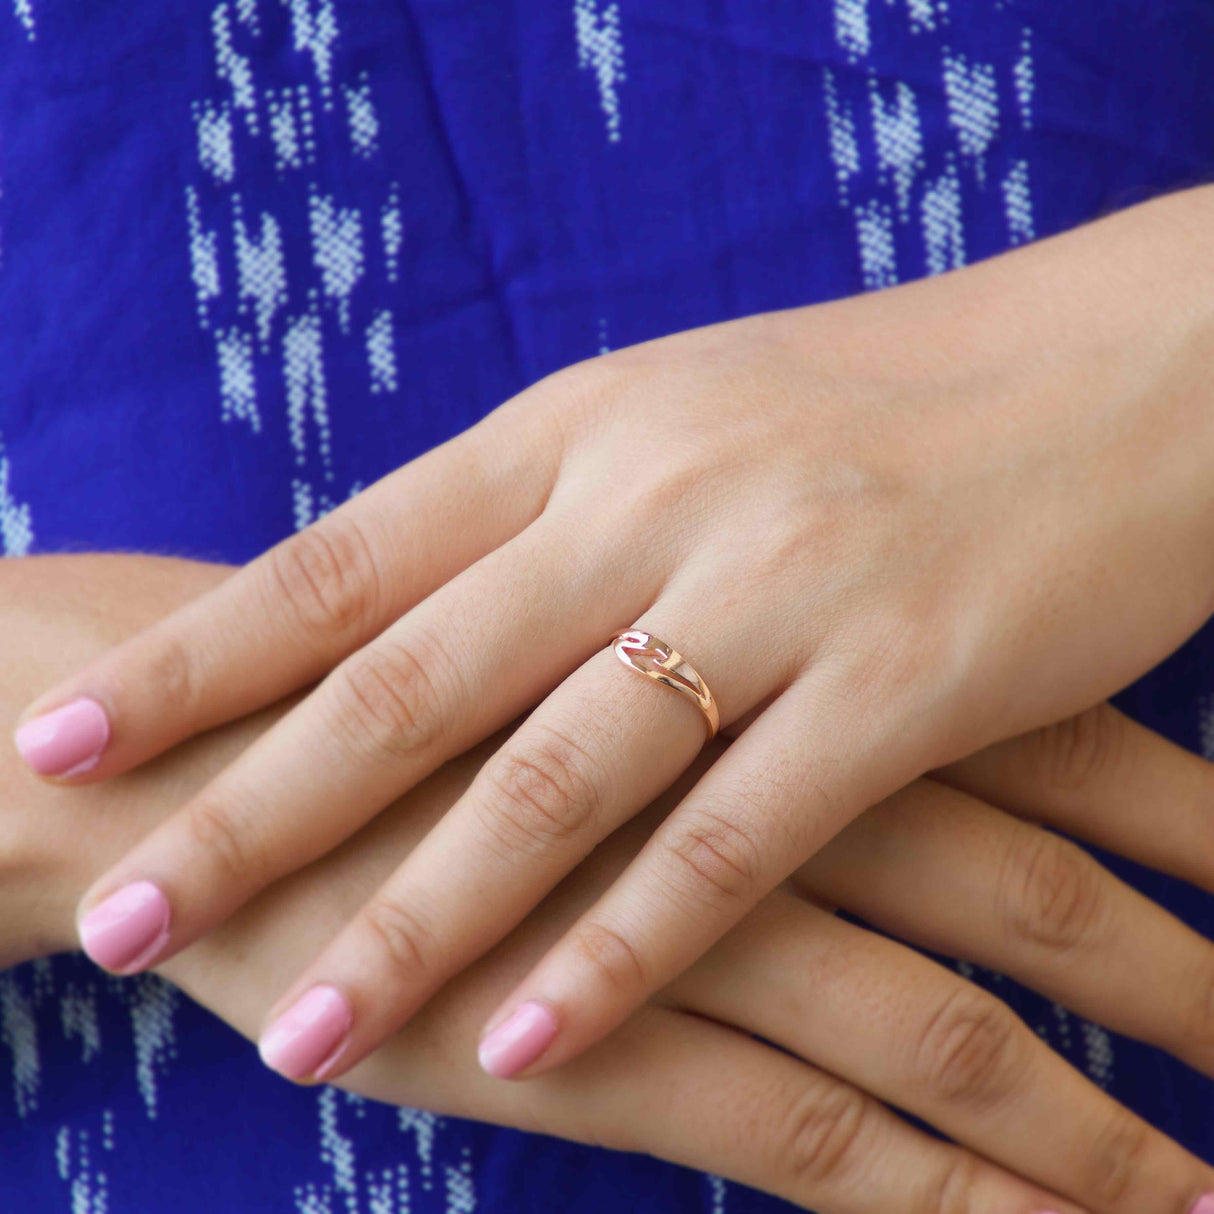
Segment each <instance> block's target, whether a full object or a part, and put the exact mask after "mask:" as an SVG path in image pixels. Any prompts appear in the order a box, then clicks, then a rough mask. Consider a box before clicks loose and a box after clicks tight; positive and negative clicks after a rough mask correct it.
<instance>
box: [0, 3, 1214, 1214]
mask: <svg viewBox="0 0 1214 1214" xmlns="http://www.w3.org/2000/svg"><path fill="white" fill-rule="evenodd" d="M1212 78H1214V8H1212V7H1211V6H1210V4H1209V3H1208V2H1207V0H1169V3H1168V4H1166V5H1165V4H1159V3H1158V2H1157V0H1108V2H1102V3H1099V4H1097V3H1082V2H1081V0H1080V2H1074V3H1068V4H1060V3H1058V2H1057V0H947V3H945V0H833V2H827V0H820V2H817V3H812V4H806V3H804V0H716V2H714V3H708V2H706V0H647V2H646V3H643V4H642V3H636V2H634V0H618V3H610V4H609V3H607V2H606V0H564V3H561V4H553V3H541V2H540V0H510V2H504V0H495V2H492V3H489V2H485V3H480V4H475V5H468V4H465V5H457V4H452V3H450V2H449V0H396V2H394V3H389V2H387V0H221V2H218V3H216V2H214V0H189V2H186V3H178V4H171V5H166V4H163V3H159V2H158V0H127V3H125V4H124V5H122V6H117V5H104V4H100V3H88V2H86V0H76V2H75V3H72V2H70V0H56V2H55V3H51V2H50V0H2V2H0V441H2V443H3V449H2V450H0V538H2V539H3V544H4V550H5V552H6V553H8V554H9V555H21V554H23V553H26V552H54V551H62V550H75V549H135V550H142V551H152V552H172V553H179V554H183V555H189V556H195V557H200V558H211V559H225V560H229V561H244V560H247V559H248V558H250V557H252V556H254V555H255V554H257V553H258V552H260V551H262V550H263V549H265V548H266V547H267V546H269V545H270V544H272V543H273V542H275V541H277V540H278V539H280V538H282V537H283V536H284V535H287V534H289V533H290V532H291V531H292V530H293V529H295V528H298V527H301V526H304V525H306V524H307V523H308V522H309V521H310V520H311V519H313V518H314V517H316V516H317V514H318V513H319V512H322V511H324V510H325V509H328V508H329V507H331V506H332V505H333V504H336V503H337V502H340V501H342V500H344V499H345V498H346V497H348V496H349V495H350V494H351V493H353V492H356V491H357V490H358V488H359V487H361V486H365V485H366V484H368V483H370V482H371V481H372V480H374V479H375V478H377V477H378V476H380V475H381V474H383V473H385V472H387V471H389V470H390V469H392V468H394V467H396V466H398V465H400V464H402V463H404V462H405V461H407V460H409V459H411V458H412V457H414V456H416V455H418V454H419V453H421V452H423V451H425V450H426V449H427V448H429V447H431V446H433V445H434V444H435V443H438V442H440V441H442V440H443V439H445V438H447V437H448V436H450V435H452V434H454V433H456V432H458V431H460V430H461V429H463V428H465V427H466V426H467V425H469V424H470V423H471V422H473V421H474V420H476V419H477V418H479V417H481V416H482V415H483V414H484V413H486V412H487V411H488V410H490V409H492V408H493V407H494V406H495V405H497V404H498V403H499V402H500V401H501V400H503V399H504V398H505V397H507V396H509V395H511V394H513V393H515V392H517V391H519V390H520V389H522V388H523V387H525V386H526V385H527V384H529V383H531V382H533V381H534V380H536V379H537V378H539V377H540V376H542V375H544V374H545V373H547V372H549V371H552V370H554V369H556V368H558V367H560V366H562V365H564V364H567V363H570V362H573V361H576V360H578V359H582V358H585V357H587V356H590V355H593V354H594V353H596V352H597V351H599V350H601V349H604V348H614V347H618V346H623V345H627V344H630V343H633V342H637V341H640V340H643V339H646V338H650V337H654V336H657V335H660V334H663V333H669V332H672V331H676V330H679V329H683V328H687V327H689V326H693V325H700V324H704V323H706V322H710V321H716V320H721V319H723V318H726V317H731V316H737V315H742V314H745V313H750V312H755V311H760V310H764V309H771V308H779V307H785V306H789V305H794V304H800V303H805V302H809V301H813V300H823V299H828V298H832V297H836V296H842V295H847V294H851V293H854V292H857V291H860V290H863V289H875V288H879V287H882V286H885V285H889V284H892V283H894V282H897V281H904V280H907V279H911V278H915V277H917V276H920V275H923V274H925V273H931V272H940V271H942V270H945V269H947V268H949V267H952V266H957V265H961V264H964V263H966V262H971V261H974V260H977V259H979V258H982V257H985V256H988V255H991V254H995V253H998V252H1000V251H1001V250H1004V249H1006V248H1008V247H1011V246H1014V245H1016V244H1020V243H1023V242H1025V241H1028V240H1032V239H1035V238H1039V237H1043V236H1046V235H1048V234H1050V233H1053V232H1057V231H1060V230H1063V229H1066V228H1068V227H1070V226H1072V225H1074V224H1076V223H1079V222H1081V221H1083V220H1086V219H1089V218H1091V217H1093V216H1095V215H1097V214H1100V213H1102V212H1104V211H1107V210H1110V209H1115V208H1118V207H1121V206H1125V205H1128V204H1131V203H1134V202H1136V201H1139V200H1141V199H1143V198H1145V197H1148V196H1150V195H1152V194H1154V193H1157V192H1159V191H1161V190H1166V189H1170V188H1175V187H1180V186H1184V185H1188V184H1192V183H1194V182H1196V181H1198V180H1201V179H1203V178H1206V177H1208V176H1209V174H1210V170H1211V167H1212V166H1214V104H1211V100H1212V98H1211V85H1210V80H1211V79H1212ZM1212 659H1214V634H1211V633H1210V632H1209V631H1207V632H1206V633H1204V634H1202V635H1201V636H1199V637H1198V638H1197V639H1195V640H1194V641H1193V642H1191V643H1190V644H1189V645H1188V646H1186V647H1185V649H1184V650H1183V651H1182V652H1181V653H1179V654H1178V655H1177V656H1176V657H1174V658H1173V659H1172V660H1170V661H1169V662H1167V663H1165V665H1164V666H1163V667H1161V668H1160V669H1159V670H1158V671H1156V672H1154V673H1153V674H1152V675H1151V676H1149V677H1148V678H1147V679H1145V680H1143V682H1142V683H1140V684H1139V685H1137V686H1136V687H1135V688H1133V689H1131V690H1130V691H1128V692H1127V693H1126V694H1125V695H1124V696H1123V697H1122V702H1123V704H1124V706H1126V707H1127V708H1128V709H1129V710H1130V711H1131V712H1133V713H1134V714H1135V715H1137V716H1139V717H1140V718H1141V719H1143V720H1145V721H1147V722H1148V723H1150V724H1152V725H1153V726H1155V727H1157V728H1159V729H1161V730H1163V731H1164V732H1165V733H1167V734H1168V735H1169V736H1171V737H1173V738H1175V739H1177V740H1178V741H1180V742H1182V743H1184V744H1185V745H1187V746H1190V747H1192V748H1193V749H1197V750H1200V749H1201V748H1202V744H1203V734H1202V725H1203V721H1204V722H1206V730H1205V739H1204V741H1205V746H1206V748H1207V751H1210V749H1211V748H1212V747H1214V729H1211V727H1210V725H1209V722H1210V720H1211V707H1212V706H1211V698H1210V697H1211V693H1212V692H1214V677H1212V671H1214V665H1212ZM1111 863H1113V864H1114V866H1115V867H1116V868H1117V869H1118V871H1120V872H1123V873H1127V872H1128V873H1129V875H1131V876H1132V878H1133V879H1134V880H1135V881H1136V882H1137V883H1138V884H1139V885H1140V886H1141V888H1143V889H1144V890H1146V891H1147V892H1148V893H1150V894H1151V895H1152V896H1155V897H1157V898H1159V899H1160V900H1161V901H1162V902H1164V903H1165V904H1167V905H1168V906H1170V907H1172V908H1173V909H1175V910H1176V911H1177V912H1178V913H1180V914H1182V915H1183V916H1185V917H1186V918H1187V919H1188V920H1189V921H1190V922H1192V923H1193V924H1194V925H1195V926H1197V927H1198V928H1199V929H1201V930H1202V931H1205V932H1207V933H1209V932H1210V931H1211V930H1214V914H1212V912H1211V905H1210V899H1209V898H1208V897H1206V896H1203V895H1199V894H1197V893H1196V892H1195V891H1193V890H1190V889H1186V888H1183V887H1181V886H1180V885H1178V884H1177V883H1176V882H1173V881H1170V880H1167V879H1164V878H1162V877H1159V876H1158V875H1153V874H1147V873H1143V872H1141V871H1137V870H1133V871H1131V866H1129V865H1126V864H1124V863H1122V862H1118V861H1111ZM977 978H978V979H979V980H980V981H984V982H986V983H987V984H989V985H991V986H992V987H993V988H994V989H996V990H997V991H998V992H999V993H1000V994H1002V995H1003V996H1004V997H1006V998H1008V999H1009V1000H1010V1001H1011V1002H1012V1003H1013V1004H1014V1006H1015V1007H1016V1008H1017V1009H1018V1010H1019V1011H1020V1012H1021V1014H1022V1015H1024V1016H1025V1018H1026V1019H1027V1020H1028V1021H1029V1023H1030V1024H1032V1025H1034V1026H1035V1027H1036V1028H1038V1030H1039V1031H1040V1032H1041V1033H1042V1034H1043V1036H1045V1037H1046V1039H1047V1040H1049V1041H1050V1043H1051V1044H1052V1045H1053V1046H1054V1047H1055V1048H1057V1049H1059V1050H1061V1051H1063V1052H1064V1053H1065V1054H1066V1056H1067V1057H1068V1058H1070V1059H1071V1060H1072V1061H1073V1062H1074V1063H1075V1064H1076V1065H1077V1066H1079V1067H1081V1068H1083V1069H1084V1070H1086V1071H1087V1072H1088V1073H1089V1074H1090V1075H1092V1076H1093V1077H1094V1078H1095V1079H1096V1080H1097V1081H1098V1082H1100V1083H1102V1084H1104V1085H1105V1086H1107V1087H1108V1088H1109V1090H1110V1091H1112V1092H1113V1093H1114V1094H1115V1095H1116V1096H1117V1097H1118V1098H1120V1099H1122V1100H1124V1101H1125V1102H1127V1103H1128V1104H1130V1105H1131V1106H1132V1107H1134V1108H1135V1109H1137V1110H1138V1111H1139V1112H1141V1113H1142V1114H1143V1115H1144V1116H1146V1117H1147V1118H1149V1119H1150V1120H1151V1121H1153V1122H1155V1123H1156V1124H1157V1125H1159V1126H1161V1127H1162V1128H1164V1129H1165V1130H1167V1131H1168V1132H1169V1133H1171V1134H1173V1135H1174V1136H1176V1137H1177V1138H1178V1139H1179V1140H1180V1141H1182V1142H1183V1143H1185V1144H1186V1145H1188V1146H1189V1147H1190V1148H1192V1149H1194V1150H1196V1151H1198V1152H1200V1153H1201V1154H1203V1155H1204V1156H1205V1157H1206V1158H1208V1159H1211V1160H1214V1118H1212V1117H1211V1116H1210V1112H1211V1107H1212V1102H1211V1096H1210V1093H1211V1088H1210V1084H1209V1081H1208V1080H1205V1079H1202V1078H1200V1077H1198V1076H1197V1075H1195V1074H1194V1073H1193V1072H1191V1071H1189V1070H1187V1069H1186V1068H1185V1067H1183V1066H1182V1065H1180V1064H1179V1063H1176V1062H1173V1061H1172V1060H1170V1059H1168V1058H1166V1057H1164V1056H1163V1055H1161V1054H1159V1053H1157V1052H1155V1051H1153V1050H1150V1049H1148V1048H1146V1047H1144V1046H1142V1045H1139V1044H1136V1043H1133V1042H1129V1041H1124V1040H1121V1039H1118V1038H1114V1037H1111V1036H1110V1035H1109V1034H1107V1033H1105V1032H1104V1031H1103V1030H1101V1029H1099V1028H1097V1027H1095V1026H1091V1025H1087V1024H1085V1023H1083V1022H1081V1021H1079V1020H1078V1019H1076V1018H1075V1017H1073V1016H1071V1015H1069V1014H1068V1013H1065V1012H1063V1011H1062V1010H1061V1009H1056V1008H1054V1007H1052V1006H1051V1005H1050V1004H1049V1003H1048V1002H1046V1001H1044V1000H1042V999H1040V998H1039V997H1037V996H1036V995H1033V994H1031V993H1029V992H1025V991H1022V990H1019V989H1017V988H1014V987H1013V986H1012V984H1010V983H1009V982H1007V981H1006V980H1002V979H999V978H998V977H997V976H994V975H985V974H978V975H977ZM0 1065H5V1066H6V1069H7V1070H8V1081H7V1083H3V1084H2V1086H0V1208H2V1209H4V1210H10V1209H12V1210H16V1209H21V1210H26V1211H35V1210H36V1211H42V1210H46V1211H50V1210H59V1209H67V1208H68V1207H69V1205H70V1207H71V1208H72V1209H73V1210H74V1211H88V1212H90V1214H101V1212H102V1211H109V1212H110V1214H120V1212H122V1211H141V1212H144V1214H146V1212H148V1211H158V1210H170V1209H171V1210H173V1211H175V1212H179V1214H190V1212H192V1211H204V1210H205V1211H211V1210H215V1209H222V1210H232V1211H246V1210H247V1211H254V1210H256V1211H271V1210H284V1211H291V1210H297V1211H300V1212H301V1214H320V1212H322V1211H337V1210H345V1211H367V1212H369V1214H379V1212H388V1211H398V1212H399V1211H404V1210H406V1209H407V1210H410V1211H412V1212H413V1214H420V1212H428V1211H447V1212H451V1214H456V1212H460V1211H470V1210H472V1209H476V1210H480V1211H526V1210H532V1209H534V1210H537V1211H538V1210H541V1209H542V1210H550V1209H561V1210H566V1209H574V1208H576V1209H578V1210H579V1211H584V1212H585V1214H598V1212H600V1211H601V1212H603V1214H606V1212H607V1211H613V1212H614V1211H619V1210H621V1209H629V1210H637V1211H650V1210H652V1211H655V1212H656V1211H663V1212H670V1211H698V1210H701V1209H702V1210H704V1211H714V1212H724V1211H729V1212H731V1214H732V1212H740V1211H765V1210H774V1209H777V1208H781V1203H779V1202H777V1201H775V1200H773V1199H769V1198H766V1197H763V1196H761V1195H757V1194H754V1193H751V1192H749V1191H748V1190H745V1189H743V1188H741V1187H739V1186H737V1185H734V1184H728V1185H722V1184H720V1183H718V1182H715V1181H713V1180H711V1179H709V1178H705V1177H700V1176H698V1175H695V1174H693V1173H690V1172H687V1171H684V1170H682V1169H679V1168H675V1167H673V1166H668V1165H665V1164H661V1163H655V1162H652V1161H647V1160H643V1159H639V1158H632V1157H624V1156H618V1155H613V1154H609V1153H606V1152H601V1151H597V1150H591V1149H587V1148H582V1147H577V1146H571V1145H568V1144H564V1143H560V1142H557V1141H552V1140H547V1139H542V1138H537V1137H533V1136H527V1135H523V1134H518V1133H514V1132H510V1131H503V1130H496V1129H492V1128H487V1127H481V1126H477V1125H473V1124H470V1123H464V1122H460V1121H457V1120H453V1119H435V1118H433V1117H429V1116H428V1115H425V1114H422V1113H417V1112H414V1111H409V1110H405V1111H400V1112H398V1111H396V1110H392V1109H386V1108H383V1107H379V1106H373V1105H370V1104H366V1103H364V1102H360V1101H356V1100H352V1099H349V1098H347V1097H345V1096H344V1095H341V1094H339V1093H337V1092H335V1091H334V1090H333V1089H329V1088H321V1089H317V1090H302V1089H295V1088H292V1087H290V1086H288V1085H287V1084H285V1083H282V1082H280V1081H279V1080H277V1079H276V1078H274V1077H273V1076H271V1075H269V1074H268V1073H266V1072H264V1071H263V1069H262V1068H261V1067H260V1065H259V1063H258V1062H257V1060H256V1057H255V1054H254V1051H253V1050H252V1048H251V1047H250V1046H249V1045H247V1044H246V1043H245V1042H243V1041H242V1040H241V1039H239V1038H238V1037H236V1035H235V1034H233V1033H232V1032H231V1031H229V1030H228V1029H227V1028H226V1027H224V1026H223V1025H221V1024H219V1023H217V1022H216V1021H214V1019H213V1018H211V1017H210V1016H209V1015H208V1014H206V1013H204V1012H202V1011H200V1010H198V1009H197V1008H195V1007H193V1006H192V1005H190V1004H189V1003H188V1002H187V1001H185V1000H184V999H183V998H181V997H180V996H178V995H176V994H175V993H174V992H173V991H172V990H171V989H169V988H168V987H167V986H165V985H164V984H162V983H160V982H158V981H156V980H153V979H143V978H141V979H138V980H134V981H127V982H118V981H115V980H112V979H108V978H106V977H104V976H102V975H100V974H99V973H98V971H96V970H95V969H93V968H92V967H91V966H90V965H89V964H88V963H86V962H85V961H83V960H82V959H81V958H79V957H67V958H56V959H54V960H53V961H46V962H42V963H39V964H37V965H28V966H23V967H20V968H18V969H16V970H13V971H10V972H9V973H7V974H4V975H0Z"/></svg>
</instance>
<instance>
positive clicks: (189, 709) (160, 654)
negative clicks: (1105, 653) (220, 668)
mask: <svg viewBox="0 0 1214 1214" xmlns="http://www.w3.org/2000/svg"><path fill="white" fill-rule="evenodd" d="M165 633H166V635H165V636H164V637H163V638H162V639H161V641H160V642H159V643H158V644H157V645H156V646H155V647H154V649H153V650H152V652H151V653H150V654H149V655H148V659H147V662H148V664H147V668H146V669H145V670H143V671H141V672H140V673H139V674H138V675H137V678H138V689H140V690H141V689H142V688H146V687H154V688H156V693H157V695H158V696H159V697H160V702H161V703H163V704H171V705H172V706H173V712H174V713H175V714H178V715H181V716H184V717H186V718H187V719H192V718H193V717H194V714H195V712H196V710H197V707H198V704H199V700H200V693H201V689H202V686H203V683H204V680H203V679H202V678H200V677H199V673H198V670H197V667H196V666H195V657H194V650H193V648H192V647H191V646H190V645H187V644H186V643H185V642H184V641H183V640H182V638H181V637H179V636H174V635H173V634H172V633H170V632H168V630H167V629H166V630H165ZM132 690H135V688H132Z"/></svg>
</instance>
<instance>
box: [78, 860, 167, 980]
mask: <svg viewBox="0 0 1214 1214" xmlns="http://www.w3.org/2000/svg"><path fill="white" fill-rule="evenodd" d="M170 917H171V915H170V911H169V900H168V899H167V898H166V897H165V896H164V894H163V893H161V891H160V889H159V888H158V887H157V886H155V885H153V884H152V883H151V882H150V881H136V882H135V883H134V884H133V885H126V886H124V887H123V888H122V889H120V890H119V891H118V892H117V893H116V894H111V895H110V896H109V897H108V898H106V900H105V901H104V902H102V903H101V904H100V905H99V906H95V907H93V909H92V910H91V911H89V913H88V914H87V915H85V917H84V918H83V920H81V923H80V942H81V944H83V946H84V951H85V952H86V953H88V955H89V956H90V957H92V959H93V960H94V961H96V962H97V964H98V965H100V966H102V967H103V968H104V969H107V970H113V971H114V972H115V973H118V974H131V973H134V972H135V971H136V970H140V969H143V968H144V966H146V965H148V964H149V963H150V962H152V961H153V960H154V959H155V957H156V955H157V954H158V953H159V952H160V950H161V949H162V948H164V946H165V944H166V943H167V942H168V939H169V919H170Z"/></svg>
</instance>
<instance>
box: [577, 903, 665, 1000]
mask: <svg viewBox="0 0 1214 1214" xmlns="http://www.w3.org/2000/svg"><path fill="white" fill-rule="evenodd" d="M572 944H573V950H574V954H575V955H576V957H577V958H578V959H579V960H580V961H581V962H582V964H584V965H586V966H588V967H589V968H590V970H591V971H592V972H593V973H595V974H596V975H597V976H598V977H599V979H600V980H601V981H602V982H603V983H604V984H605V985H606V987H607V989H608V990H610V991H613V992H615V993H617V994H623V995H628V994H630V993H635V992H637V991H647V990H649V989H650V987H651V984H650V981H649V977H648V973H647V971H646V967H645V963H644V962H643V961H642V960H641V954H640V953H639V952H638V951H637V948H636V946H635V945H633V943H632V942H631V941H630V940H629V939H627V937H625V936H624V935H622V934H621V933H620V932H617V931H616V930H615V929H614V928H611V927H608V926H607V925H606V924H605V923H599V922H597V921H594V920H592V921H590V922H588V923H583V924H582V925H581V926H580V927H579V928H578V929H577V932H576V934H575V935H574V937H573V940H572Z"/></svg>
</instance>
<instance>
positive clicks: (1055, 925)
mask: <svg viewBox="0 0 1214 1214" xmlns="http://www.w3.org/2000/svg"><path fill="white" fill-rule="evenodd" d="M1005 874H1006V875H1005V877H1004V880H1003V882H1002V887H1003V888H1002V894H1003V896H1002V899H1001V901H1002V903H1003V921H1004V923H1005V925H1006V928H1007V931H1008V932H1009V934H1010V935H1011V936H1012V938H1013V939H1016V940H1021V941H1027V942H1029V943H1032V944H1037V945H1042V946H1044V947H1045V948H1048V949H1052V950H1054V951H1057V952H1069V951H1072V950H1074V949H1077V948H1080V947H1082V946H1083V945H1084V944H1085V943H1088V942H1090V941H1091V940H1092V939H1093V937H1094V936H1095V935H1096V934H1097V932H1098V931H1099V926H1100V924H1101V923H1102V922H1103V920H1104V916H1105V911H1106V907H1107V891H1106V887H1105V875H1104V872H1103V870H1102V869H1101V868H1100V866H1099V865H1098V864H1097V863H1096V862H1095V861H1094V860H1093V859H1092V858H1091V857H1090V856H1089V855H1088V854H1087V853H1086V852H1085V851H1083V849H1082V848H1080V847H1078V846H1077V845H1076V844H1074V843H1072V842H1070V840H1068V839H1064V838H1062V837H1061V836H1059V835H1055V834H1052V833H1051V832H1050V831H1048V830H1044V829H1041V828H1038V827H1031V828H1027V829H1026V830H1024V831H1023V832H1021V834H1020V838H1019V839H1018V841H1017V843H1016V844H1015V846H1014V847H1013V849H1012V850H1011V852H1010V853H1009V855H1008V859H1007V863H1006V865H1005Z"/></svg>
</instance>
